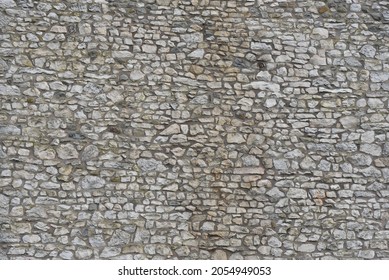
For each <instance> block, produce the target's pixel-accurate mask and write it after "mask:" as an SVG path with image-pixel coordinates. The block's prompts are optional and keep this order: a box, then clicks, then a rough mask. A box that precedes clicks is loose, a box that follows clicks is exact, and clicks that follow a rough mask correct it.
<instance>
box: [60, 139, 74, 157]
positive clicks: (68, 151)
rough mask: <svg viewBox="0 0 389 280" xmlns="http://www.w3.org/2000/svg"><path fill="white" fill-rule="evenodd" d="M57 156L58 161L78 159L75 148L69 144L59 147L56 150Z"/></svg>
mask: <svg viewBox="0 0 389 280" xmlns="http://www.w3.org/2000/svg"><path fill="white" fill-rule="evenodd" d="M57 154H58V157H59V158H60V159H73V158H78V152H77V150H76V148H74V146H73V145H72V144H70V143H68V144H63V145H59V147H58V148H57Z"/></svg>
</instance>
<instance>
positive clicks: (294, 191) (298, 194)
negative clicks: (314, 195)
mask: <svg viewBox="0 0 389 280" xmlns="http://www.w3.org/2000/svg"><path fill="white" fill-rule="evenodd" d="M286 196H287V197H289V198H296V199H305V198H307V197H308V194H307V191H306V190H304V189H298V188H290V189H289V190H288V192H287V193H286Z"/></svg>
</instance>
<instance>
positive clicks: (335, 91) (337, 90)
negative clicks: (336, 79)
mask: <svg viewBox="0 0 389 280" xmlns="http://www.w3.org/2000/svg"><path fill="white" fill-rule="evenodd" d="M319 92H321V93H327V92H328V93H333V94H341V93H352V92H353V91H352V89H349V88H333V89H331V88H325V87H319Z"/></svg>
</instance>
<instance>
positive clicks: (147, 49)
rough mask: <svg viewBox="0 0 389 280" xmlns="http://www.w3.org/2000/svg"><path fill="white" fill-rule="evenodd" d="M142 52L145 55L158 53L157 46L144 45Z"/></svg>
mask: <svg viewBox="0 0 389 280" xmlns="http://www.w3.org/2000/svg"><path fill="white" fill-rule="evenodd" d="M142 51H144V52H145V53H156V52H157V46H154V45H143V46H142Z"/></svg>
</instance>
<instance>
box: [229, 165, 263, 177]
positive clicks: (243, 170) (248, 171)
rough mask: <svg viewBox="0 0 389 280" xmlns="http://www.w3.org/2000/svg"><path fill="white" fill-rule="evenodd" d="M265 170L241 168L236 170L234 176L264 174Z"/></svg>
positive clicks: (261, 168) (260, 168)
mask: <svg viewBox="0 0 389 280" xmlns="http://www.w3.org/2000/svg"><path fill="white" fill-rule="evenodd" d="M264 173H265V169H264V168H263V167H260V166H258V167H240V168H234V171H233V174H239V175H245V174H260V175H262V174H264Z"/></svg>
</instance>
